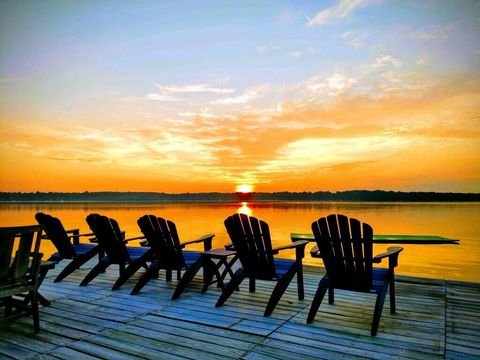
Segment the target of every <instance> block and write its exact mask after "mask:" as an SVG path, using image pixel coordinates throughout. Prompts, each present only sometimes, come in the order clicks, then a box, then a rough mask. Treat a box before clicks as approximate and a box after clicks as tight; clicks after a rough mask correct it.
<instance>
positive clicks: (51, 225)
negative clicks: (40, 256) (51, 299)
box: [35, 212, 103, 282]
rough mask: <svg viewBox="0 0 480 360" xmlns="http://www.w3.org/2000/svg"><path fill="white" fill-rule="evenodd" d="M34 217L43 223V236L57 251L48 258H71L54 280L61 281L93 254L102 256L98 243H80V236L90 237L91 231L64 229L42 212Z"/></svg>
mask: <svg viewBox="0 0 480 360" xmlns="http://www.w3.org/2000/svg"><path fill="white" fill-rule="evenodd" d="M35 219H37V221H38V223H39V224H41V225H43V229H44V231H45V236H44V238H45V239H49V240H51V241H52V243H53V245H54V246H55V248H56V249H57V252H56V253H54V254H53V255H52V256H50V258H49V259H48V260H49V261H56V262H59V261H61V260H63V259H70V260H71V261H70V263H69V264H68V265H67V266H65V267H64V268H63V270H62V271H61V272H60V274H58V276H57V277H56V278H55V280H54V282H59V281H62V280H63V279H65V278H66V277H67V276H68V275H70V274H71V273H73V272H74V271H75V270H77V269H79V268H80V266H82V265H83V264H85V263H86V262H87V261H89V260H90V259H91V258H93V257H94V256H95V255H97V254H98V255H99V258H101V257H102V256H103V251H102V250H101V249H100V248H99V247H98V245H96V244H86V243H80V237H81V236H90V237H92V236H93V234H92V233H89V234H80V231H79V229H71V230H65V228H64V227H63V224H62V222H61V221H60V220H59V219H58V218H56V217H53V216H51V215H48V214H44V213H42V212H39V213H37V214H35Z"/></svg>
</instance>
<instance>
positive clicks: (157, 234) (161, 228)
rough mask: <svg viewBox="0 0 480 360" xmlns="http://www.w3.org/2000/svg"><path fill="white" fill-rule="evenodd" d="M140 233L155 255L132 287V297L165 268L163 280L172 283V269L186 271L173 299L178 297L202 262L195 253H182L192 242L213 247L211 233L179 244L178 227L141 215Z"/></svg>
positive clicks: (150, 216) (152, 216)
mask: <svg viewBox="0 0 480 360" xmlns="http://www.w3.org/2000/svg"><path fill="white" fill-rule="evenodd" d="M137 223H138V226H139V227H140V230H141V231H142V233H143V235H144V236H145V238H146V239H147V244H148V246H150V247H151V248H152V250H153V252H154V256H155V260H154V261H152V262H151V263H150V266H149V268H148V270H147V271H146V272H145V273H144V274H143V275H142V277H141V278H140V280H139V281H138V282H137V284H136V285H135V287H134V289H133V290H132V292H131V294H138V293H139V292H140V290H141V289H142V288H143V287H144V286H145V284H147V282H148V281H150V279H152V278H154V277H157V276H158V272H159V270H160V269H165V270H166V273H167V276H166V280H167V281H171V279H172V275H171V274H172V270H176V271H177V272H179V271H180V270H184V269H186V270H187V271H186V272H185V274H184V276H183V277H182V279H181V280H180V282H179V284H178V286H177V288H176V290H175V293H174V295H173V298H174V299H176V298H178V297H179V296H180V294H181V293H182V291H183V290H184V289H185V287H186V286H187V284H188V283H189V282H190V281H191V279H193V277H194V276H195V274H196V273H197V272H198V270H200V268H202V266H203V260H202V257H201V253H200V252H198V251H184V250H183V249H184V248H185V246H187V245H190V244H195V243H203V248H204V250H210V249H211V248H212V239H213V237H214V236H215V235H214V234H208V235H205V236H202V237H201V238H199V239H197V240H192V241H187V242H183V243H180V240H179V238H178V233H177V227H176V226H175V224H174V223H173V222H172V221H170V220H166V219H163V218H160V217H156V216H155V215H144V216H142V217H141V218H139V219H138V221H137Z"/></svg>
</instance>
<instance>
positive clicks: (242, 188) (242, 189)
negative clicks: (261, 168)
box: [236, 184, 253, 194]
mask: <svg viewBox="0 0 480 360" xmlns="http://www.w3.org/2000/svg"><path fill="white" fill-rule="evenodd" d="M236 191H237V192H239V193H244V194H246V193H251V192H252V191H253V186H252V185H247V184H242V185H237V187H236Z"/></svg>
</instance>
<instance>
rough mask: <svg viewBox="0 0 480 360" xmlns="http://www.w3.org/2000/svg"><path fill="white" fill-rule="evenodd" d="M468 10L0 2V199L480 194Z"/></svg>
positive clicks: (479, 5)
mask: <svg viewBox="0 0 480 360" xmlns="http://www.w3.org/2000/svg"><path fill="white" fill-rule="evenodd" d="M479 39H480V2H478V1H463V0H462V1H456V0H455V1H443V0H434V1H428V0H427V1H408V0H402V1H400V0H399V1H388V0H385V1H381V0H340V1H314V0H312V1H293V0H292V1H282V0H272V1H239V2H233V1H232V2H229V1H197V2H193V1H192V2H190V1H186V2H185V1H120V2H116V1H86V2H83V1H78V2H71V1H13V0H12V1H2V2H1V3H0V191H86V190H88V191H100V190H113V191H163V192H197V191H199V192H202V191H221V192H231V191H234V189H235V186H237V185H240V184H249V185H253V186H254V188H255V190H256V191H283V190H288V191H318V190H333V191H334V190H345V189H385V190H403V191H417V190H419V191H455V192H457V191H458V192H479V191H480V141H479V139H480V40H479Z"/></svg>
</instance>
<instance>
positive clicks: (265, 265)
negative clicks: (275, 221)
mask: <svg viewBox="0 0 480 360" xmlns="http://www.w3.org/2000/svg"><path fill="white" fill-rule="evenodd" d="M225 227H226V229H227V232H228V235H229V236H230V239H231V240H232V243H233V246H234V249H235V251H236V252H237V255H238V258H239V259H240V262H241V265H242V266H241V268H240V269H238V270H237V271H236V272H235V274H234V275H233V277H232V279H231V280H230V282H229V283H228V284H227V286H226V287H225V290H224V291H223V292H222V294H221V295H220V298H219V299H218V301H217V303H216V305H215V306H216V307H218V306H222V305H223V304H224V303H225V301H226V300H227V299H228V298H229V297H230V295H231V294H232V293H233V292H234V291H235V290H236V289H237V288H238V286H239V285H240V283H241V282H242V281H243V280H244V279H245V278H246V277H247V278H249V280H250V292H254V291H255V280H269V281H277V284H276V285H275V288H274V289H273V292H272V294H271V296H270V299H269V301H268V304H267V307H266V308H265V313H264V316H269V315H270V314H271V313H272V312H273V310H274V309H275V307H276V306H277V304H278V301H279V300H280V298H281V297H282V295H283V293H284V292H285V290H286V289H287V287H288V285H289V284H290V282H291V281H292V279H293V277H294V276H295V274H297V287H298V299H299V300H302V299H303V297H304V291H303V270H302V259H303V257H304V255H305V245H306V244H307V243H308V241H296V242H293V243H291V244H289V245H286V246H280V247H277V248H272V243H271V239H270V230H269V228H268V224H267V223H266V222H264V221H261V220H258V219H257V218H255V217H250V216H247V215H245V214H234V215H232V216H230V217H228V218H227V219H226V220H225ZM286 249H295V250H296V259H295V260H288V259H274V257H273V255H275V254H278V253H279V251H281V250H286Z"/></svg>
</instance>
